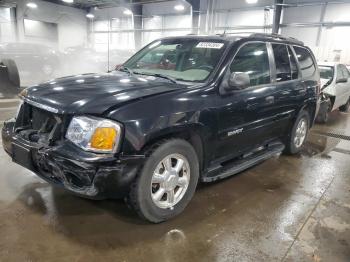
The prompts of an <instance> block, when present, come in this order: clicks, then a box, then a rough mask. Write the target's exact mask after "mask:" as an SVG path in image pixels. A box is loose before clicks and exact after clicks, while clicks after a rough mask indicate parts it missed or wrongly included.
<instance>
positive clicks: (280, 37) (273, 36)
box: [250, 33, 304, 45]
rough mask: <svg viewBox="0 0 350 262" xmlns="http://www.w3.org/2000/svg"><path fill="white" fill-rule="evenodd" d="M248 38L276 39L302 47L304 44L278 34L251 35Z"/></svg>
mask: <svg viewBox="0 0 350 262" xmlns="http://www.w3.org/2000/svg"><path fill="white" fill-rule="evenodd" d="M250 37H262V38H275V39H276V38H277V39H281V40H286V41H290V42H294V43H296V44H299V45H304V42H302V41H300V40H298V39H296V38H294V37H287V36H283V35H280V34H274V33H272V34H264V33H253V34H251V35H250Z"/></svg>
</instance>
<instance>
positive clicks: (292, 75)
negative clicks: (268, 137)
mask: <svg viewBox="0 0 350 262" xmlns="http://www.w3.org/2000/svg"><path fill="white" fill-rule="evenodd" d="M271 49H272V53H273V57H274V69H275V70H274V83H275V87H276V90H275V93H274V97H275V105H274V107H275V110H274V111H275V112H276V115H275V122H276V123H275V128H274V129H273V134H272V135H273V136H275V137H278V136H283V135H284V134H285V133H286V132H287V130H286V129H287V128H288V127H289V123H290V121H289V120H290V118H291V117H292V116H293V114H295V112H296V111H297V110H298V107H299V105H300V104H301V103H302V102H303V100H304V97H305V93H306V87H305V85H303V83H302V82H301V79H300V72H299V68H298V65H297V62H296V58H295V56H294V53H293V50H292V49H291V47H290V46H288V45H286V44H280V43H271Z"/></svg>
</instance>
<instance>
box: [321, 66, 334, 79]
mask: <svg viewBox="0 0 350 262" xmlns="http://www.w3.org/2000/svg"><path fill="white" fill-rule="evenodd" d="M318 69H319V70H320V77H321V78H323V79H327V80H330V79H333V74H334V68H333V66H319V67H318Z"/></svg>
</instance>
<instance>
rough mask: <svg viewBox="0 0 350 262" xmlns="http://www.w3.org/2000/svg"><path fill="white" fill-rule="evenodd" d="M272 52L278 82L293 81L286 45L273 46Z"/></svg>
mask: <svg viewBox="0 0 350 262" xmlns="http://www.w3.org/2000/svg"><path fill="white" fill-rule="evenodd" d="M272 50H273V54H274V57H275V64H276V81H277V82H282V81H288V80H291V79H292V75H291V68H290V62H289V54H288V51H287V46H286V45H280V44H272Z"/></svg>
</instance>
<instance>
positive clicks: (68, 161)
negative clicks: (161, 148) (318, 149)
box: [2, 121, 145, 199]
mask: <svg viewBox="0 0 350 262" xmlns="http://www.w3.org/2000/svg"><path fill="white" fill-rule="evenodd" d="M13 127H14V121H8V122H5V124H4V127H3V129H2V140H3V147H4V149H5V151H6V152H7V153H8V154H9V155H10V156H11V157H12V159H13V161H14V162H16V163H18V164H20V165H22V166H23V167H25V168H27V169H29V170H31V171H32V172H34V173H35V174H37V175H38V176H39V177H41V178H42V179H44V180H46V181H47V182H49V183H50V184H53V185H56V186H60V187H64V188H65V189H67V190H69V191H70V192H72V193H74V194H78V195H80V196H83V197H87V198H91V199H105V198H120V197H123V196H125V195H126V194H127V193H128V192H129V188H130V184H131V183H132V181H133V180H134V179H135V177H136V173H137V171H138V169H139V167H140V165H142V163H143V161H144V159H145V157H144V156H142V155H140V156H122V155H121V156H118V157H116V156H110V155H105V154H95V153H90V152H85V151H83V150H81V149H79V148H77V147H76V146H75V145H73V144H71V143H70V142H68V141H65V142H63V143H62V144H60V145H57V146H52V147H47V146H42V145H41V146H39V145H38V144H37V143H32V142H30V141H27V140H24V139H23V138H21V137H20V136H19V135H17V134H15V133H14V131H13Z"/></svg>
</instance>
